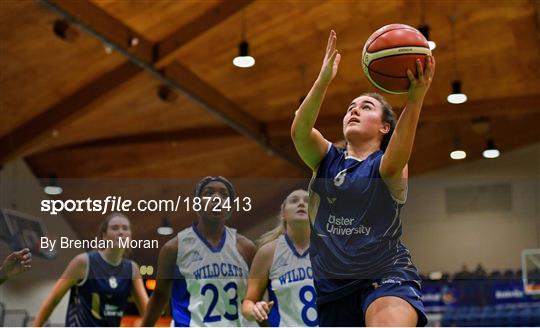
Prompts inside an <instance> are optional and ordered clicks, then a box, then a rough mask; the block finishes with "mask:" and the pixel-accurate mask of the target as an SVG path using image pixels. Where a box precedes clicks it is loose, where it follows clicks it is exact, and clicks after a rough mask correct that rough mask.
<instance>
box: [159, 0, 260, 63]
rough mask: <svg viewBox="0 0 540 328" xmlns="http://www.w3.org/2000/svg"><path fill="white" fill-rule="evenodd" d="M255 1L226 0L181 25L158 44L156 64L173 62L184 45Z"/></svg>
mask: <svg viewBox="0 0 540 328" xmlns="http://www.w3.org/2000/svg"><path fill="white" fill-rule="evenodd" d="M253 1H254V0H235V1H228V0H224V1H222V2H220V3H219V4H217V5H216V6H215V7H213V8H211V9H210V10H208V11H206V12H205V13H204V14H202V15H201V16H199V17H196V18H195V19H193V20H192V21H191V22H189V23H187V24H185V25H183V26H181V27H179V28H178V29H176V30H175V31H173V32H172V33H170V34H169V35H168V36H167V37H166V38H164V39H163V40H162V41H160V42H159V43H158V44H157V45H156V54H157V58H155V60H156V63H155V66H156V67H158V68H162V67H165V66H167V65H169V64H171V63H172V62H173V61H174V60H175V58H176V57H177V55H178V52H179V51H180V49H181V47H182V46H184V45H185V44H187V43H188V42H190V41H191V40H193V39H195V38H196V37H198V36H199V35H201V34H203V33H205V32H206V31H208V30H210V29H211V28H212V27H214V26H217V25H218V24H220V23H221V22H223V21H224V20H226V19H227V18H229V17H231V16H232V15H234V14H236V13H237V12H238V11H240V10H242V9H244V8H245V7H246V6H248V5H249V4H251V3H252V2H253Z"/></svg>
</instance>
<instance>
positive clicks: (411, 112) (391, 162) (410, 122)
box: [383, 101, 422, 176]
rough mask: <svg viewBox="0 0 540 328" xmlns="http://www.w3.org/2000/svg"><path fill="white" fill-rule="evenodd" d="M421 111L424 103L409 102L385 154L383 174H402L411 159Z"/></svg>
mask: <svg viewBox="0 0 540 328" xmlns="http://www.w3.org/2000/svg"><path fill="white" fill-rule="evenodd" d="M421 109H422V101H420V102H411V101H408V102H407V105H406V107H405V109H404V110H403V112H402V113H401V115H400V117H399V120H398V122H397V124H396V128H395V130H394V133H393V134H392V137H391V138H390V142H389V144H388V147H387V148H386V151H385V154H384V158H385V159H384V161H385V163H384V167H383V172H385V173H387V175H389V176H393V175H397V174H400V173H401V171H402V170H403V168H404V167H405V165H407V163H408V162H409V159H410V158H411V154H412V149H413V145H414V138H415V136H416V128H417V126H418V121H419V118H420V111H421Z"/></svg>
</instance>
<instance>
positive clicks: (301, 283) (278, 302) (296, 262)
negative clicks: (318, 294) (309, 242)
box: [268, 235, 319, 327]
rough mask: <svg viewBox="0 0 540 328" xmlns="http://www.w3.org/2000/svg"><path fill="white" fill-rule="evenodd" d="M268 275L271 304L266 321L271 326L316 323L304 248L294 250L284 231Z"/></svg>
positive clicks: (308, 266) (309, 267)
mask: <svg viewBox="0 0 540 328" xmlns="http://www.w3.org/2000/svg"><path fill="white" fill-rule="evenodd" d="M269 279H270V285H269V286H268V294H269V297H270V300H273V301H274V306H273V307H272V310H271V311H270V316H269V319H268V321H269V323H270V324H271V325H272V326H289V327H298V326H308V327H315V326H317V325H318V323H319V321H318V319H317V309H316V308H315V288H314V287H313V271H312V270H311V261H310V260H309V254H308V251H307V250H306V251H305V252H304V254H298V251H297V250H296V248H295V247H294V244H293V243H292V241H291V240H290V239H289V237H288V236H287V235H281V236H280V237H279V238H278V239H277V244H276V251H275V253H274V259H273V261H272V267H271V268H270V274H269Z"/></svg>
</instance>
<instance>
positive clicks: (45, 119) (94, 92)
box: [0, 0, 253, 163]
mask: <svg viewBox="0 0 540 328" xmlns="http://www.w3.org/2000/svg"><path fill="white" fill-rule="evenodd" d="M252 1H253V0H240V1H225V2H222V3H219V4H218V5H217V6H215V7H214V8H212V9H211V10H209V11H207V12H206V13H204V14H202V15H200V16H199V17H196V18H194V19H193V20H192V21H191V22H190V23H188V24H187V25H184V26H182V27H180V28H179V29H177V30H176V31H174V32H173V33H171V34H170V35H169V36H168V37H166V38H165V39H164V40H162V41H161V42H159V43H157V44H153V43H152V42H150V41H149V40H147V39H145V38H144V36H142V35H141V34H139V33H137V32H136V31H135V30H133V29H131V28H130V27H129V26H127V25H125V24H122V23H121V22H119V21H118V20H117V19H116V18H114V17H112V16H110V15H108V14H107V13H105V12H104V11H103V10H102V9H101V8H99V7H98V6H96V5H94V4H93V3H91V2H89V1H67V0H44V1H42V2H43V3H44V4H45V5H47V6H48V7H49V8H51V9H52V10H54V11H56V12H57V13H58V14H60V15H62V14H63V13H65V12H67V13H69V14H70V15H71V16H72V17H73V18H75V19H76V20H77V23H78V24H79V25H80V24H83V25H82V26H83V27H85V28H86V30H87V31H95V32H96V33H91V34H92V35H93V36H94V37H98V39H100V40H102V41H105V42H106V40H112V41H114V43H115V45H116V46H119V47H121V48H122V49H124V50H125V51H127V52H128V53H130V54H131V55H133V56H135V57H136V58H137V59H139V60H141V61H143V62H145V63H148V64H152V63H154V62H155V61H156V60H157V61H158V63H159V64H161V65H163V64H166V63H169V62H170V61H171V59H172V58H174V56H175V54H176V51H178V49H179V48H180V47H181V46H183V45H185V44H186V43H188V42H189V41H191V40H193V39H195V38H196V37H198V36H199V35H200V34H202V33H204V32H205V31H207V30H209V29H211V28H212V27H214V26H216V25H218V24H219V23H220V22H222V21H223V20H225V19H227V18H228V17H230V16H231V15H233V14H234V13H236V12H237V11H239V10H241V9H242V8H245V6H247V5H248V4H249V3H251V2H252ZM134 39H136V41H133V40H134ZM132 42H136V43H137V44H136V45H133V44H131V43H132ZM141 70H142V68H141V67H139V66H137V65H135V64H134V63H132V62H130V61H126V62H124V63H122V64H120V65H118V66H117V67H115V68H114V69H112V70H111V71H110V72H107V73H105V74H103V75H101V76H99V77H98V78H96V79H94V80H92V81H91V82H89V83H88V84H87V85H85V86H83V87H81V88H80V89H79V90H77V91H76V92H74V93H73V94H72V95H70V96H68V97H66V98H64V99H62V100H61V101H59V102H58V103H57V104H55V105H53V106H51V107H50V108H48V109H46V110H44V111H43V112H42V113H41V114H40V115H38V116H36V117H35V118H33V119H31V120H29V121H27V122H26V123H24V124H23V125H21V126H20V127H18V128H17V129H15V130H14V131H13V132H11V133H9V134H8V135H6V136H4V137H3V138H1V139H0V149H2V151H1V152H0V163H5V162H7V161H9V160H12V159H14V158H16V157H19V156H25V155H28V152H29V151H30V150H31V148H32V146H33V145H34V144H35V143H36V142H37V140H38V139H39V138H40V137H42V136H43V135H44V134H47V133H50V132H51V131H52V130H54V129H57V128H59V127H60V126H61V125H62V124H65V123H67V122H68V121H69V120H73V119H76V118H78V117H80V116H82V115H84V114H86V113H87V111H85V110H84V108H85V107H87V106H88V105H89V104H90V103H91V102H93V101H95V100H97V99H99V98H101V97H103V96H104V95H106V94H108V93H109V92H110V91H111V90H114V89H115V88H116V87H117V86H118V85H120V84H122V83H124V82H126V81H128V80H130V79H131V78H133V77H134V76H135V75H136V74H137V73H138V72H140V71H141Z"/></svg>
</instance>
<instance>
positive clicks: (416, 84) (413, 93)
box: [407, 55, 435, 102]
mask: <svg viewBox="0 0 540 328" xmlns="http://www.w3.org/2000/svg"><path fill="white" fill-rule="evenodd" d="M416 70H417V73H418V74H417V75H418V76H416V77H415V76H414V74H413V73H412V72H411V70H407V77H408V78H409V81H410V83H411V86H410V87H409V93H408V100H409V101H411V102H421V101H423V100H424V96H425V95H426V93H427V91H428V89H429V87H430V86H431V81H433V75H434V74H435V58H434V57H433V56H431V55H429V56H427V57H426V69H425V71H424V69H423V68H422V64H421V63H420V60H419V59H417V60H416Z"/></svg>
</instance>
